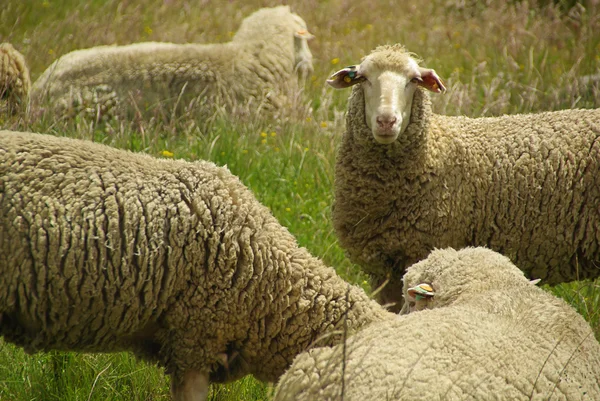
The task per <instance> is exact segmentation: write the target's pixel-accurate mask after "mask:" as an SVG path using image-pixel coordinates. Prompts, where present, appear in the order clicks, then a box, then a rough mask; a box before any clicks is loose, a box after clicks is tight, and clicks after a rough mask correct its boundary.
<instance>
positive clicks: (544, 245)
mask: <svg viewBox="0 0 600 401" xmlns="http://www.w3.org/2000/svg"><path fill="white" fill-rule="evenodd" d="M328 82H329V84H330V85H332V86H333V87H335V88H345V87H348V86H351V85H356V86H355V87H354V88H353V91H352V95H351V96H350V99H349V104H348V114H347V120H346V125H347V126H346V132H345V134H344V136H343V138H342V143H341V145H340V148H339V152H338V155H337V161H336V167H335V203H334V206H333V224H334V227H335V230H336V232H337V235H338V237H339V240H340V243H341V245H342V247H343V248H345V249H346V250H347V252H348V255H349V257H350V258H351V259H352V260H353V261H354V262H355V263H357V264H359V265H361V266H362V268H363V269H364V270H365V271H366V272H368V273H370V274H371V276H372V278H373V284H374V285H375V286H379V285H382V284H383V283H385V282H387V281H388V280H389V282H388V283H387V285H386V286H385V287H384V288H383V289H382V292H381V300H382V302H396V308H397V309H398V308H399V303H401V302H402V300H401V293H402V292H401V288H402V285H401V277H402V275H403V273H404V271H405V269H406V267H407V266H409V265H411V264H412V263H415V262H417V261H419V260H421V259H423V258H425V257H426V256H427V255H428V253H429V252H430V251H431V250H432V249H434V248H436V247H437V248H443V247H454V248H462V247H465V246H487V247H489V248H492V249H494V250H496V251H498V252H501V253H503V254H505V255H507V256H508V257H509V258H510V259H511V260H512V261H513V262H514V263H515V264H517V266H519V267H520V268H521V269H523V271H524V272H525V273H526V274H527V275H530V276H532V277H535V278H541V279H542V280H543V281H544V282H545V283H549V284H555V283H560V282H564V281H571V280H576V279H584V278H592V277H598V276H599V275H600V181H599V180H598V176H599V175H600V109H596V110H563V111H555V112H544V113H538V114H520V115H505V116H500V117H489V118H467V117H463V116H460V117H451V116H443V115H437V114H434V113H433V112H432V110H431V102H430V99H429V95H428V92H427V90H429V91H433V92H436V93H439V92H443V91H444V90H445V88H444V85H443V82H442V80H441V79H440V78H439V76H438V75H437V74H436V72H435V71H434V70H432V69H428V68H424V67H420V66H419V64H418V62H417V60H416V59H415V57H414V56H413V55H412V54H411V53H409V52H407V51H406V49H405V48H404V47H402V46H400V45H392V46H380V47H378V48H376V49H375V50H374V51H373V52H372V53H371V54H370V55H368V56H367V57H365V58H364V60H363V61H362V63H361V64H360V65H357V66H352V67H348V68H344V69H342V70H341V71H338V72H337V73H335V74H334V75H333V76H332V77H331V79H330V80H329V81H328Z"/></svg>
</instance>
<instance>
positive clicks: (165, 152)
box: [160, 150, 175, 157]
mask: <svg viewBox="0 0 600 401" xmlns="http://www.w3.org/2000/svg"><path fill="white" fill-rule="evenodd" d="M160 154H161V155H163V156H164V157H173V156H175V154H174V153H173V152H169V151H168V150H163V151H162V152H160Z"/></svg>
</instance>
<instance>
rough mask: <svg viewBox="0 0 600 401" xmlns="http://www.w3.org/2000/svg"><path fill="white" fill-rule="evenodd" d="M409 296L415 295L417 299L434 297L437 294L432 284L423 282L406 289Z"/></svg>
mask: <svg viewBox="0 0 600 401" xmlns="http://www.w3.org/2000/svg"><path fill="white" fill-rule="evenodd" d="M406 292H407V293H408V295H409V296H411V297H413V298H414V299H416V300H417V301H418V300H420V299H425V298H432V297H433V296H434V295H435V291H433V287H431V285H430V284H427V283H422V284H419V285H416V286H414V287H411V288H409V289H408V290H406Z"/></svg>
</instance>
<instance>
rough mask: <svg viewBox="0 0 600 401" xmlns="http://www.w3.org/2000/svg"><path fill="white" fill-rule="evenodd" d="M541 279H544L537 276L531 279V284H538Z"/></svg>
mask: <svg viewBox="0 0 600 401" xmlns="http://www.w3.org/2000/svg"><path fill="white" fill-rule="evenodd" d="M540 281H542V279H541V278H536V279H533V280H529V284H533V285H537V284H538V283H539V282H540Z"/></svg>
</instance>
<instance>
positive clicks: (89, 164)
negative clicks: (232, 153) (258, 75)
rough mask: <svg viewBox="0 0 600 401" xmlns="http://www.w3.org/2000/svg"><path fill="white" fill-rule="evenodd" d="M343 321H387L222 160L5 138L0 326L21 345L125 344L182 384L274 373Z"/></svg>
mask: <svg viewBox="0 0 600 401" xmlns="http://www.w3.org/2000/svg"><path fill="white" fill-rule="evenodd" d="M344 317H347V325H348V327H349V328H350V329H351V330H356V329H358V328H360V327H362V326H364V325H366V324H368V323H370V322H373V321H378V320H382V319H386V318H393V317H394V315H393V314H391V313H389V312H386V311H385V310H384V309H383V308H381V307H380V306H379V305H378V304H377V303H376V302H375V301H372V300H370V299H369V297H368V296H367V295H366V294H365V293H364V292H363V291H362V290H361V289H359V288H358V287H354V286H351V285H349V284H347V283H346V282H344V281H343V280H342V279H341V278H339V277H338V276H337V275H336V274H335V272H334V270H333V269H332V268H330V267H327V266H325V265H324V264H323V263H322V262H321V261H320V260H319V259H317V258H315V257H313V256H311V255H310V254H309V253H308V251H307V250H306V249H305V248H301V247H298V245H297V243H296V241H295V238H294V237H293V236H292V235H291V234H290V233H289V232H288V230H287V229H286V228H285V227H283V226H281V225H280V224H279V223H278V222H277V220H276V219H275V218H274V217H273V216H272V214H271V213H270V211H269V210H268V209H267V208H266V207H264V206H262V205H261V204H260V203H259V202H258V201H257V200H256V199H255V197H254V196H253V194H252V193H251V192H250V191H249V190H248V189H247V188H246V187H245V186H244V185H243V184H242V183H241V182H240V181H239V179H238V178H237V177H235V176H233V175H232V174H231V173H230V172H229V171H228V170H227V169H226V168H223V167H217V166H215V165H214V164H212V163H209V162H203V161H202V162H195V163H190V162H185V161H179V160H165V159H155V158H153V157H150V156H148V155H143V154H135V153H130V152H127V151H123V150H117V149H113V148H110V147H107V146H104V145H100V144H95V143H91V142H87V141H81V140H74V139H68V138H57V137H53V136H49V135H40V134H33V133H21V132H10V131H1V132H0V321H1V325H0V335H3V336H4V338H5V339H6V340H7V341H9V342H13V343H15V344H17V345H20V346H23V347H24V348H25V350H26V351H27V352H36V351H47V350H51V349H57V350H75V351H89V352H113V351H123V350H130V351H133V352H134V353H135V354H136V355H137V356H138V357H140V358H142V359H145V360H149V361H154V362H158V364H159V365H161V366H165V367H166V371H167V373H170V374H172V375H174V376H175V378H176V379H180V380H181V378H182V377H183V375H184V374H185V372H186V371H188V370H197V371H204V372H210V378H211V380H214V381H219V382H221V381H228V380H232V379H236V378H238V377H241V376H243V375H245V374H249V373H251V374H253V375H254V376H256V377H257V378H258V379H261V380H265V381H275V380H276V379H277V378H278V377H279V376H280V375H281V374H282V373H283V372H284V370H285V369H286V368H287V366H288V365H289V364H290V363H291V361H292V359H293V358H294V357H295V356H296V355H297V354H298V353H300V352H301V351H304V350H305V349H307V348H309V347H310V346H312V345H314V344H313V343H316V344H319V345H327V344H335V343H336V342H338V341H339V339H340V335H339V334H337V333H335V332H334V330H336V329H337V328H338V326H339V325H340V324H341V323H342V320H343V319H344ZM340 327H341V326H340ZM318 339H319V340H318ZM317 340H318V341H317Z"/></svg>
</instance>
